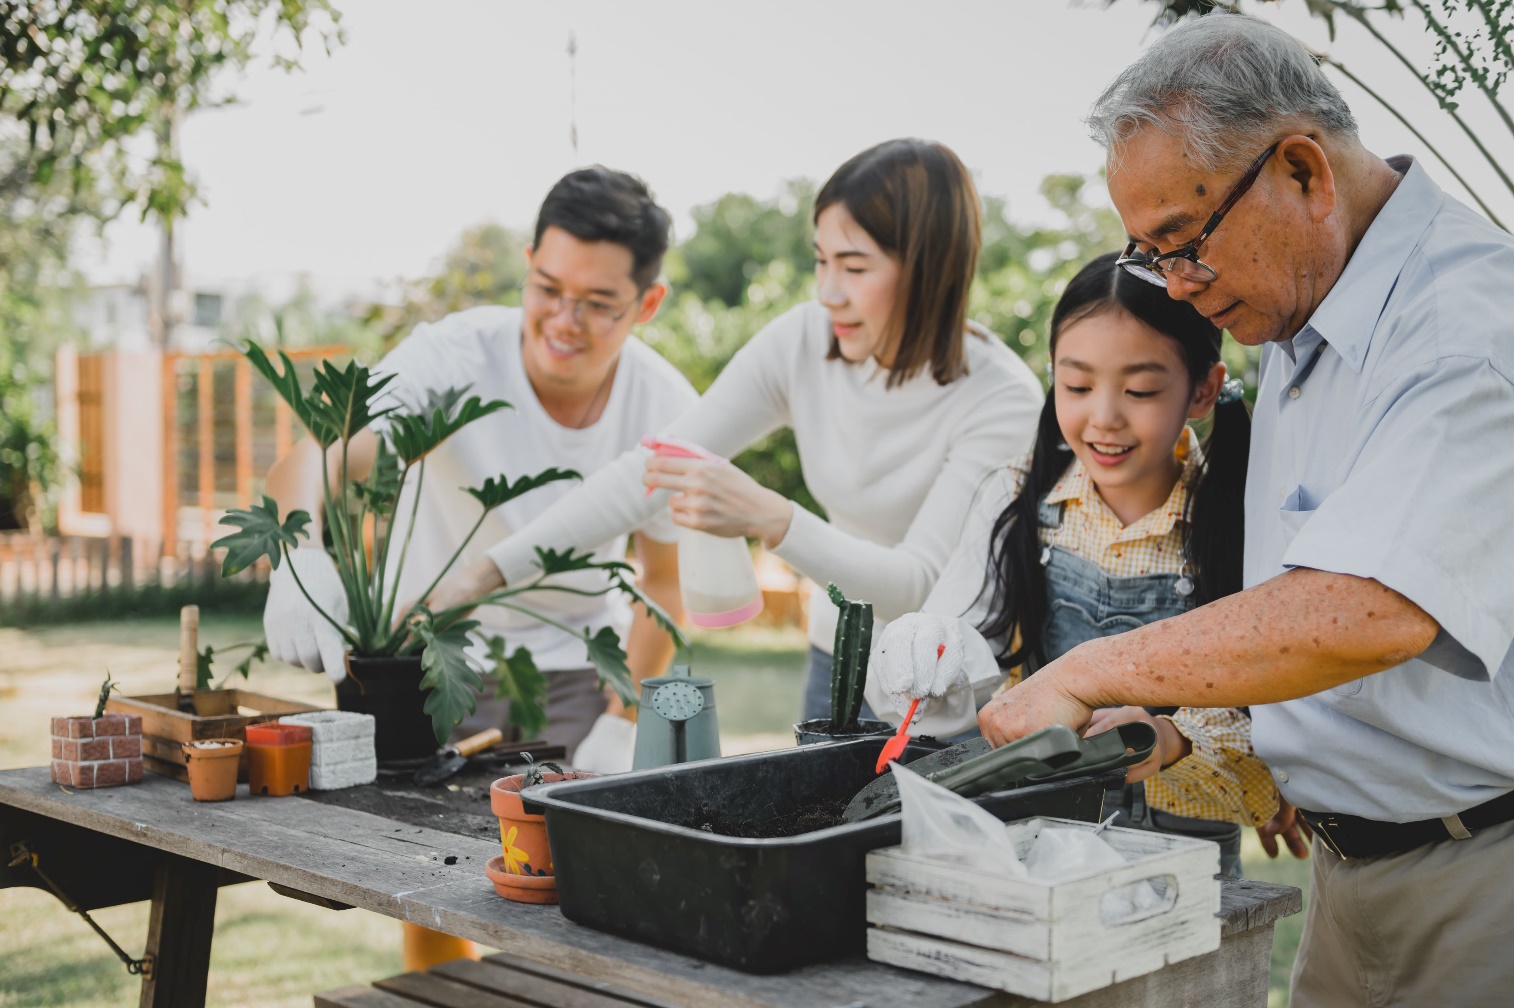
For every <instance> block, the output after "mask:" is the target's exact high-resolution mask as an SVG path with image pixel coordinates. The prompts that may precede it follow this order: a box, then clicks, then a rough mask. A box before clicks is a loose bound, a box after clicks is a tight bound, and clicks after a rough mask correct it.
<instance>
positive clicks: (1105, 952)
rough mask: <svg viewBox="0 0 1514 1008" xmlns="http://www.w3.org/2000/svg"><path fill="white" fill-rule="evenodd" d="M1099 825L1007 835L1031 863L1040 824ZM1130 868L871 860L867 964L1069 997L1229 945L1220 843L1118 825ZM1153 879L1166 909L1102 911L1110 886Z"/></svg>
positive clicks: (1021, 829)
mask: <svg viewBox="0 0 1514 1008" xmlns="http://www.w3.org/2000/svg"><path fill="white" fill-rule="evenodd" d="M1045 826H1056V827H1062V828H1067V829H1077V830H1092V829H1093V828H1094V827H1093V826H1092V825H1091V824H1089V823H1085V822H1075V821H1073V820H1070V819H1050V818H1038V819H1027V820H1023V821H1021V822H1017V823H1010V824H1009V825H1008V826H1007V827H1005V828H1006V830H1007V832H1008V833H1009V836H1010V839H1011V841H1012V842H1013V843H1014V845H1015V850H1016V853H1018V854H1019V856H1020V857H1021V858H1023V857H1024V856H1025V854H1026V852H1027V851H1029V849H1030V846H1031V843H1032V842H1033V841H1034V840H1035V836H1036V834H1037V833H1038V832H1040V830H1041V829H1042V827H1045ZM1103 836H1104V839H1105V840H1107V841H1108V842H1109V844H1110V846H1112V847H1114V849H1115V850H1117V851H1119V852H1120V854H1122V855H1123V856H1124V857H1125V859H1126V864H1125V865H1123V866H1121V867H1119V868H1108V869H1102V870H1097V871H1090V872H1088V873H1086V874H1083V875H1079V876H1074V877H1071V878H1067V879H1060V880H1057V881H1055V882H1048V881H1043V880H1040V879H1025V878H1009V877H1006V876H1001V875H995V874H992V873H989V872H984V871H982V870H980V869H977V868H970V867H967V866H965V865H960V864H952V863H949V862H945V861H937V860H931V859H928V858H922V857H918V856H914V855H906V854H905V853H904V852H903V851H902V850H901V849H900V848H898V847H890V848H886V849H883V850H876V851H873V852H872V853H870V854H869V855H867V880H868V882H870V883H871V884H872V886H873V888H872V889H871V890H869V892H868V894H867V919H868V922H869V923H870V924H871V925H872V927H871V928H869V929H868V936H867V938H868V941H867V954H868V958H870V959H873V960H876V961H878V962H885V963H889V964H890V965H893V966H903V967H905V968H906V969H913V970H919V971H921V972H924V973H934V974H936V975H937V976H944V977H948V978H950V979H952V980H961V981H965V982H967V983H975V984H978V985H980V986H983V987H997V988H999V989H1000V990H1006V991H1009V992H1010V993H1013V994H1019V995H1021V996H1023V997H1030V998H1035V999H1036V1000H1039V1001H1065V1000H1067V999H1069V998H1072V997H1076V996H1078V995H1080V994H1086V993H1088V992H1089V991H1093V990H1098V989H1099V988H1101V987H1108V986H1109V985H1111V984H1113V983H1117V982H1119V981H1121V980H1126V979H1128V978H1130V977H1134V976H1140V975H1141V974H1143V973H1150V972H1153V971H1154V970H1158V969H1161V968H1162V967H1163V966H1164V965H1166V964H1168V963H1174V962H1178V961H1180V960H1183V959H1188V958H1192V957H1193V956H1197V955H1203V954H1204V953H1206V952H1212V951H1214V950H1215V949H1217V948H1219V945H1220V920H1219V917H1218V916H1217V914H1218V913H1219V910H1220V883H1219V880H1218V879H1217V878H1216V877H1215V871H1216V869H1217V868H1218V867H1219V847H1218V845H1217V844H1215V843H1213V842H1212V841H1209V840H1197V839H1193V838H1191V837H1181V836H1174V835H1172V834H1170V833H1152V832H1148V831H1145V830H1133V829H1120V828H1111V829H1109V830H1107V831H1105V833H1104V834H1103ZM1142 880H1150V881H1152V882H1153V884H1154V885H1155V886H1156V887H1157V889H1158V892H1159V894H1160V895H1162V896H1163V897H1164V900H1163V904H1162V905H1161V906H1160V907H1157V908H1155V909H1152V910H1147V911H1143V912H1139V913H1136V914H1134V915H1130V916H1124V917H1119V916H1116V917H1113V918H1111V917H1110V916H1107V915H1106V913H1105V912H1103V911H1102V909H1101V902H1102V900H1103V897H1104V896H1105V895H1106V894H1108V893H1110V891H1111V890H1113V889H1116V888H1118V887H1120V886H1125V885H1129V884H1131V883H1135V882H1140V881H1142Z"/></svg>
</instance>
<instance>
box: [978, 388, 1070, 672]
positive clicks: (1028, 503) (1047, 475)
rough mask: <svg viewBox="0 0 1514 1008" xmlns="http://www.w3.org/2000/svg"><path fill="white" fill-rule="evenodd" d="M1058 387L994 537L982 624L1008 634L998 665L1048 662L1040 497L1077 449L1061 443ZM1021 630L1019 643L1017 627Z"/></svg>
mask: <svg viewBox="0 0 1514 1008" xmlns="http://www.w3.org/2000/svg"><path fill="white" fill-rule="evenodd" d="M1055 396H1056V390H1055V389H1054V388H1053V389H1052V390H1051V391H1049V392H1047V393H1046V402H1045V404H1044V405H1042V407H1041V419H1040V421H1039V422H1038V423H1037V425H1036V446H1035V448H1034V449H1033V450H1032V452H1031V456H1030V469H1029V470H1027V472H1026V474H1025V479H1024V481H1023V482H1021V484H1020V490H1019V493H1018V494H1016V495H1015V499H1014V501H1013V502H1012V503H1011V504H1010V505H1009V507H1007V508H1005V509H1004V511H1003V512H1002V513H1001V514H1000V515H999V517H998V518H997V519H995V520H994V530H993V536H992V537H991V538H990V540H989V556H988V569H987V571H986V572H985V574H984V582H985V583H984V585H983V592H984V593H985V594H987V595H988V597H989V603H988V614H987V616H985V617H984V621H983V624H982V625H981V626H980V627H979V628H978V629H979V630H980V631H981V632H982V634H983V636H984V637H985V638H987V639H988V640H993V639H994V638H995V637H1003V638H1004V640H1005V644H1004V650H1003V651H1001V652H1000V653H999V655H998V656H997V657H998V659H999V664H1000V665H1001V666H1002V667H1005V668H1012V667H1014V666H1015V665H1019V664H1022V663H1023V662H1025V661H1026V660H1027V659H1029V660H1032V661H1033V662H1034V664H1036V665H1041V664H1044V663H1045V661H1046V655H1045V652H1044V650H1043V648H1042V642H1041V631H1042V629H1043V628H1044V627H1045V625H1046V577H1045V573H1044V572H1043V570H1042V568H1041V539H1040V527H1041V521H1040V515H1039V513H1038V512H1039V509H1040V504H1041V498H1042V497H1044V496H1046V494H1047V493H1048V492H1050V490H1051V488H1052V487H1053V486H1055V485H1056V482H1057V480H1059V479H1061V478H1062V474H1063V473H1064V472H1066V471H1067V466H1068V463H1070V462H1071V461H1072V453H1071V452H1070V451H1068V449H1067V448H1066V446H1065V445H1064V443H1063V441H1062V428H1061V427H1059V426H1058V425H1057V404H1056V398H1055ZM1016 630H1018V631H1019V642H1018V643H1019V646H1018V647H1016V646H1015V644H1016V641H1015V631H1016Z"/></svg>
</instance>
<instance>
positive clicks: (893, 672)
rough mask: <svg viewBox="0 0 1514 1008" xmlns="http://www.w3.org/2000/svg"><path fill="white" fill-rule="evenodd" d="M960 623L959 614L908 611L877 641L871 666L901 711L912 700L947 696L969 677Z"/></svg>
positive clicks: (905, 710) (871, 658) (907, 710)
mask: <svg viewBox="0 0 1514 1008" xmlns="http://www.w3.org/2000/svg"><path fill="white" fill-rule="evenodd" d="M959 623H960V621H959V620H958V619H957V618H956V617H954V616H938V615H936V614H934V613H907V614H905V615H903V616H900V617H899V618H898V619H896V620H893V621H891V622H890V623H889V624H888V625H887V626H885V627H884V628H883V633H881V634H879V636H878V639H877V640H875V641H874V642H873V653H872V655H871V656H870V657H869V659H868V668H869V670H870V671H871V673H872V674H874V675H876V676H877V677H878V682H879V684H880V685H882V686H883V688H884V690H885V691H886V692H887V693H888V694H889V699H891V700H892V701H893V703H894V708H895V709H896V710H897V711H898V712H899V714H900V715H901V716H902V715H906V714H908V713H909V705H910V702H911V701H913V700H915V699H921V700H924V699H927V698H929V697H938V696H942V695H943V694H945V693H946V691H947V690H949V689H951V688H952V687H953V686H955V685H957V684H958V683H965V682H966V681H967V671H966V668H965V663H964V656H965V651H964V647H963V643H962V630H961V628H960V625H959Z"/></svg>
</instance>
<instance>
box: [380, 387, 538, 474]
mask: <svg viewBox="0 0 1514 1008" xmlns="http://www.w3.org/2000/svg"><path fill="white" fill-rule="evenodd" d="M465 391H466V389H447V390H446V391H445V392H439V393H433V394H432V396H431V399H430V400H429V401H427V402H426V403H425V404H424V405H423V406H422V407H421V410H420V411H419V412H417V413H395V414H394V415H393V416H392V417H390V420H389V440H390V441H391V442H392V443H393V444H394V450H395V452H396V453H398V455H399V457H400V458H401V459H402V460H404V462H405V464H406V465H413V464H414V463H416V462H418V461H420V460H421V459H422V458H423V457H424V456H425V455H426V454H427V453H428V452H430V451H432V450H433V449H435V448H436V447H437V446H439V445H440V444H441V443H442V442H443V441H446V440H447V439H448V438H449V437H451V436H452V435H454V434H456V433H457V432H458V431H460V430H462V429H463V428H464V427H466V426H468V425H469V424H470V423H472V422H473V421H475V420H481V419H483V418H484V417H486V416H488V415H489V414H491V413H497V412H499V411H500V410H504V409H511V408H512V407H511V406H510V404H509V403H507V402H505V401H504V400H503V399H491V400H490V401H489V402H484V401H483V400H482V399H480V398H479V397H478V396H468V398H466V399H463V398H462V395H463V393H464V392H465Z"/></svg>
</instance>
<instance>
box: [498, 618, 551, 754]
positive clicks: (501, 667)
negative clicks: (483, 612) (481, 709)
mask: <svg viewBox="0 0 1514 1008" xmlns="http://www.w3.org/2000/svg"><path fill="white" fill-rule="evenodd" d="M489 660H490V661H491V662H493V664H494V681H495V688H494V695H495V696H496V697H498V698H500V699H507V700H509V701H510V713H509V718H510V723H511V724H513V725H518V726H519V727H520V731H521V735H522V736H523V737H524V738H528V739H533V738H537V737H538V736H539V735H541V732H542V729H544V728H546V727H547V677H546V676H544V675H542V674H541V672H540V671H539V670H538V669H537V667H536V661H535V659H533V658H532V657H531V652H530V651H527V650H526V649H525V648H523V647H518V648H516V649H515V651H514V652H512V653H511V654H510V655H508V656H506V654H505V639H504V638H503V637H498V636H496V637H490V638H489Z"/></svg>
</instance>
